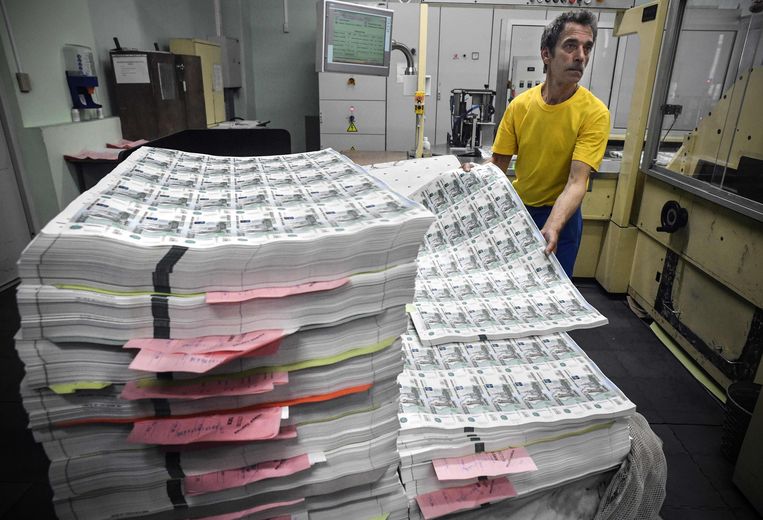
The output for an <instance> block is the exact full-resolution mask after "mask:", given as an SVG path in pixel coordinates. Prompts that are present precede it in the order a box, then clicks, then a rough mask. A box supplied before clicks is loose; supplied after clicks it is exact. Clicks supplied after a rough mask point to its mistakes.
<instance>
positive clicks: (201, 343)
mask: <svg viewBox="0 0 763 520" xmlns="http://www.w3.org/2000/svg"><path fill="white" fill-rule="evenodd" d="M288 333H289V332H286V331H283V330H280V329H265V330H256V331H254V332H246V333H244V334H236V335H234V336H202V337H199V338H188V339H154V338H146V339H131V340H130V341H128V342H127V343H126V344H125V346H124V348H139V349H142V350H151V351H154V352H165V353H167V354H210V353H219V352H247V353H253V352H255V351H256V350H257V349H259V348H262V347H264V346H266V345H269V344H270V343H272V342H273V341H276V340H278V339H281V338H283V337H284V336H285V335H286V334H288Z"/></svg>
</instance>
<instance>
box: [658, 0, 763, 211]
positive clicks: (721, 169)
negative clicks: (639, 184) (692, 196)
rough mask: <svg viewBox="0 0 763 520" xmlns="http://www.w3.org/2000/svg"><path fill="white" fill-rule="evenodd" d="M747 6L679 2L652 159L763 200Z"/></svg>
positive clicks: (760, 112)
mask: <svg viewBox="0 0 763 520" xmlns="http://www.w3.org/2000/svg"><path fill="white" fill-rule="evenodd" d="M751 5H752V2H751V0H747V1H742V2H729V1H720V2H717V3H716V5H715V6H713V7H708V2H707V1H705V0H689V1H688V2H687V3H686V8H685V9H684V13H683V20H682V24H681V32H680V34H679V38H678V45H677V49H676V55H675V57H674V59H673V64H672V71H671V74H670V80H669V82H668V93H667V98H666V99H665V100H664V101H663V102H662V112H663V117H662V124H661V128H660V143H659V149H658V152H657V157H656V163H657V164H658V165H662V166H666V167H667V168H668V169H669V170H671V171H673V172H676V173H680V174H682V175H686V176H689V177H693V178H695V179H698V180H700V181H703V182H707V183H710V184H712V185H714V186H716V187H719V188H721V189H723V190H725V191H728V192H730V193H735V194H737V195H741V196H742V197H745V198H747V199H750V200H753V201H756V202H763V132H761V129H760V128H761V125H760V121H763V99H762V98H761V93H763V44H761V32H762V31H761V27H763V15H761V14H753V13H752V12H751V11H750V6H751ZM657 81H664V79H661V78H658V79H657Z"/></svg>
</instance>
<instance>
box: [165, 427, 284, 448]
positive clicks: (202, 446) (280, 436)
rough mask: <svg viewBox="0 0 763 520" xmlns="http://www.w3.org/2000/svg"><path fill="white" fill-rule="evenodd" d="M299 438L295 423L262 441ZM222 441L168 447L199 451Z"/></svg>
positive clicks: (214, 446) (217, 446)
mask: <svg viewBox="0 0 763 520" xmlns="http://www.w3.org/2000/svg"><path fill="white" fill-rule="evenodd" d="M296 438H297V427H296V426H294V425H288V426H282V427H281V429H280V430H278V435H276V436H275V437H272V438H270V439H265V440H263V441H261V442H270V441H280V440H283V439H296ZM243 442H246V443H251V442H252V441H243ZM219 447H220V443H219V442H194V443H193V444H184V445H175V446H172V447H171V448H167V449H168V450H169V451H178V452H182V453H187V452H191V451H197V450H206V449H208V448H219Z"/></svg>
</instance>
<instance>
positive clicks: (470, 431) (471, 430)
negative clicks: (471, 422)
mask: <svg viewBox="0 0 763 520" xmlns="http://www.w3.org/2000/svg"><path fill="white" fill-rule="evenodd" d="M473 431H474V426H464V433H472V432H473Z"/></svg>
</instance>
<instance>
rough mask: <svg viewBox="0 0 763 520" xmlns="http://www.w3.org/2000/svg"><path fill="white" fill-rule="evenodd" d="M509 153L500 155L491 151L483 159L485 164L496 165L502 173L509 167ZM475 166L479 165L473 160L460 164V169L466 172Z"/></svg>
mask: <svg viewBox="0 0 763 520" xmlns="http://www.w3.org/2000/svg"><path fill="white" fill-rule="evenodd" d="M511 158H512V156H511V155H501V154H499V153H493V155H492V156H491V157H490V159H488V160H487V161H485V164H489V163H493V164H495V165H496V166H498V167H499V168H500V169H501V171H502V172H503V173H506V172H507V171H508V169H509V164H510V163H511ZM475 166H479V165H478V164H477V163H473V162H465V163H464V164H462V165H461V169H462V170H464V171H465V172H468V171H469V170H471V169H472V168H474V167H475Z"/></svg>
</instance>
